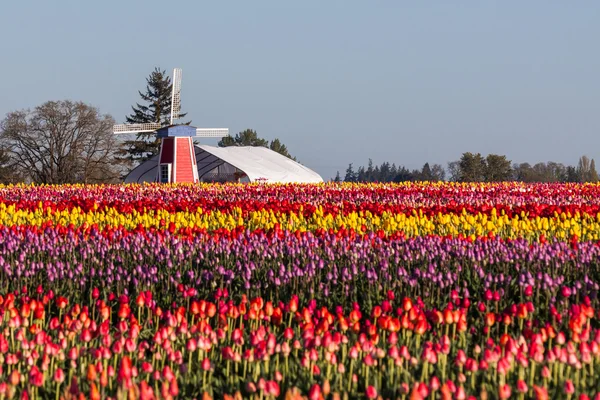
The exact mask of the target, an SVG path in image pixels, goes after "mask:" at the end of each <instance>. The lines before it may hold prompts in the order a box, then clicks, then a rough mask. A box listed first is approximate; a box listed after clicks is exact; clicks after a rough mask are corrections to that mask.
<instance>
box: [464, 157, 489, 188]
mask: <svg viewBox="0 0 600 400" xmlns="http://www.w3.org/2000/svg"><path fill="white" fill-rule="evenodd" d="M458 166H459V171H460V175H459V176H460V178H459V180H460V181H461V182H482V181H484V180H485V172H486V167H487V166H486V162H485V158H483V156H482V155H481V154H480V153H477V154H473V153H470V152H466V153H463V155H462V157H461V158H460V160H459V162H458Z"/></svg>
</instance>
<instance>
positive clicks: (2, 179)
mask: <svg viewBox="0 0 600 400" xmlns="http://www.w3.org/2000/svg"><path fill="white" fill-rule="evenodd" d="M22 180H23V178H22V176H21V174H20V172H19V168H18V166H17V165H14V160H13V159H12V158H11V157H10V153H9V152H8V151H6V150H5V149H0V183H3V184H9V183H18V182H21V181H22Z"/></svg>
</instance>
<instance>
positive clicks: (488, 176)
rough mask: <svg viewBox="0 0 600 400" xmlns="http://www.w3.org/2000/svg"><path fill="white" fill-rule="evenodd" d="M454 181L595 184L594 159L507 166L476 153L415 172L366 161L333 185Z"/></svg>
mask: <svg viewBox="0 0 600 400" xmlns="http://www.w3.org/2000/svg"><path fill="white" fill-rule="evenodd" d="M446 177H447V179H448V180H449V181H454V182H502V181H520V182H598V181H599V180H600V178H599V177H598V172H597V171H596V163H595V161H594V159H590V158H589V157H587V156H585V155H584V156H581V157H580V158H579V162H578V163H577V166H573V165H564V164H562V163H558V162H553V161H549V162H539V163H536V164H534V165H531V164H529V163H527V162H524V163H511V161H510V160H508V159H507V158H506V156H504V155H498V154H488V155H487V156H486V157H484V156H482V155H481V154H480V153H471V152H466V153H463V154H462V156H461V158H460V159H459V160H456V161H451V162H449V163H448V167H447V170H446V169H445V168H444V167H442V166H441V165H440V164H433V165H430V164H429V163H425V164H424V165H423V167H422V168H421V169H420V170H419V169H413V170H412V171H411V170H409V169H407V168H406V167H404V166H396V164H394V163H392V164H390V163H389V162H383V163H382V164H381V165H375V166H374V165H373V161H372V160H371V159H369V162H368V165H367V166H366V167H364V166H360V167H358V169H356V170H355V169H354V166H353V164H352V163H351V164H349V165H348V168H347V169H346V174H345V175H344V178H343V179H342V177H341V175H340V173H339V171H338V172H337V174H336V176H335V178H334V179H333V180H334V181H336V182H340V181H342V180H343V181H345V182H406V181H443V180H445V179H446Z"/></svg>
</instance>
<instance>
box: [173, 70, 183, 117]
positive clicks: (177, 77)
mask: <svg viewBox="0 0 600 400" xmlns="http://www.w3.org/2000/svg"><path fill="white" fill-rule="evenodd" d="M180 112H181V68H175V69H174V70H173V89H172V93H171V125H173V121H174V120H176V119H179V113H180Z"/></svg>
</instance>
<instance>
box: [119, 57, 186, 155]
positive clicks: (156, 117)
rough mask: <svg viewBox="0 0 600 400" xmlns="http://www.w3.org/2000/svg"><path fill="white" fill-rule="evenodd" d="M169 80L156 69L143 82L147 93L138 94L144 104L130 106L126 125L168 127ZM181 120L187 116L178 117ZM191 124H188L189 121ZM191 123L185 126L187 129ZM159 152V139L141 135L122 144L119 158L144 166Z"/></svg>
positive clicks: (153, 135)
mask: <svg viewBox="0 0 600 400" xmlns="http://www.w3.org/2000/svg"><path fill="white" fill-rule="evenodd" d="M172 87H173V85H172V83H171V78H170V77H169V76H168V75H167V74H166V72H165V71H161V70H160V68H155V69H154V71H153V72H152V73H151V74H150V76H148V77H147V78H146V92H145V93H142V92H141V91H140V92H138V93H139V94H140V97H141V98H142V100H143V101H144V102H145V104H140V103H137V104H136V105H135V106H132V107H131V108H132V109H133V113H132V114H131V115H129V116H128V117H126V119H125V120H126V122H127V123H128V124H142V123H149V122H156V123H160V124H161V125H162V126H168V125H169V124H170V123H171V120H170V118H171V95H172ZM179 116H180V118H183V117H185V116H186V113H180V114H179ZM190 122H191V121H190ZM190 122H186V123H185V124H186V125H189V124H190ZM159 151H160V139H159V138H157V137H156V135H155V134H154V133H153V132H143V133H138V134H137V135H136V138H135V140H126V141H124V142H123V149H122V151H121V155H122V156H123V157H124V158H126V159H128V160H130V161H134V162H138V163H141V162H144V161H146V160H149V159H150V158H152V157H154V156H155V155H157V154H158V152H159Z"/></svg>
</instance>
